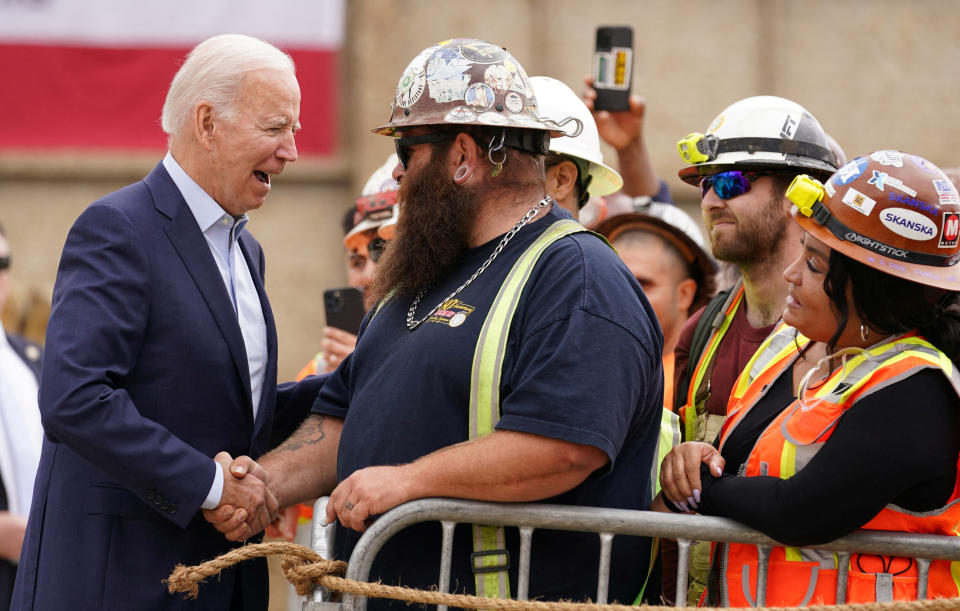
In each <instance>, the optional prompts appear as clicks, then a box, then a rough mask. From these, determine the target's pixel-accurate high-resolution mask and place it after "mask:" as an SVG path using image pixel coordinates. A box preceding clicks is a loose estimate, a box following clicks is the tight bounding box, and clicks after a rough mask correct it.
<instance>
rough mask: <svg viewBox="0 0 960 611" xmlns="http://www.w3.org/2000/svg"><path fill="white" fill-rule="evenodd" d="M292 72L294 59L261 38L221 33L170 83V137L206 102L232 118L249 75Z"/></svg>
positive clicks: (166, 121) (166, 113) (166, 114)
mask: <svg viewBox="0 0 960 611" xmlns="http://www.w3.org/2000/svg"><path fill="white" fill-rule="evenodd" d="M264 69H274V70H288V71H290V73H291V74H295V73H296V71H295V68H294V65H293V60H292V59H290V56H289V55H287V54H286V53H284V52H283V51H281V50H280V49H278V48H276V47H274V46H273V45H271V44H269V43H266V42H264V41H262V40H260V39H259V38H253V37H252V36H245V35H243V34H221V35H220V36H214V37H212V38H208V39H207V40H205V41H203V42H201V43H200V44H198V45H197V46H196V47H194V48H193V50H192V51H190V53H188V54H187V59H186V61H184V62H183V65H182V66H180V69H179V70H178V71H177V74H176V75H175V76H174V77H173V81H172V82H171V83H170V89H169V90H168V91H167V99H166V100H165V101H164V103H163V115H162V116H161V119H160V124H161V126H162V127H163V131H164V132H166V134H167V135H168V136H170V137H173V136H174V135H176V133H177V132H178V131H180V129H182V128H183V126H184V125H185V124H186V123H187V121H188V120H189V118H190V115H191V113H192V112H193V109H194V107H195V106H196V104H197V103H198V102H200V101H203V100H206V101H207V102H210V104H211V105H212V106H213V109H214V112H216V113H217V114H218V115H219V116H224V117H228V118H229V117H230V116H232V114H233V112H234V110H235V105H236V103H237V101H238V99H237V98H238V96H237V90H238V89H239V87H240V83H241V82H242V80H243V76H244V75H245V74H246V73H247V72H251V71H254V70H264Z"/></svg>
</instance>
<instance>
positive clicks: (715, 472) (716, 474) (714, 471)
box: [713, 467, 723, 477]
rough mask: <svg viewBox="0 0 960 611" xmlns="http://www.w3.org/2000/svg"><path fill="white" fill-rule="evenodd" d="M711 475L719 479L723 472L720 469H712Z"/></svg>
mask: <svg viewBox="0 0 960 611" xmlns="http://www.w3.org/2000/svg"><path fill="white" fill-rule="evenodd" d="M713 474H714V475H715V476H717V477H720V476H721V475H723V470H722V469H720V467H714V468H713Z"/></svg>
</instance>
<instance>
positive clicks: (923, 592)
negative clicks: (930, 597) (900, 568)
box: [916, 558, 930, 600]
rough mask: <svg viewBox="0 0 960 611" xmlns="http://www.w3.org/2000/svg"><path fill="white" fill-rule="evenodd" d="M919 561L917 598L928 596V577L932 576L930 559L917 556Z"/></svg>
mask: <svg viewBox="0 0 960 611" xmlns="http://www.w3.org/2000/svg"><path fill="white" fill-rule="evenodd" d="M916 561H917V600H926V598H927V579H928V578H929V577H930V561H929V560H927V559H926V558H916Z"/></svg>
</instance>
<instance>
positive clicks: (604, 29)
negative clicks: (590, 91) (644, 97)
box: [593, 25, 633, 110]
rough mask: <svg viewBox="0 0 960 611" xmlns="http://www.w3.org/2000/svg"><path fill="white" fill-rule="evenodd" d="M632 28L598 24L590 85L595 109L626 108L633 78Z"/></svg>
mask: <svg viewBox="0 0 960 611" xmlns="http://www.w3.org/2000/svg"><path fill="white" fill-rule="evenodd" d="M632 75H633V28H631V27H630V26H626V25H618V26H600V27H598V28H597V44H596V50H595V51H594V54H593V88H594V89H596V91H597V99H596V101H595V102H594V105H593V106H594V108H595V109H596V110H629V109H630V85H631V82H632V81H633V77H632Z"/></svg>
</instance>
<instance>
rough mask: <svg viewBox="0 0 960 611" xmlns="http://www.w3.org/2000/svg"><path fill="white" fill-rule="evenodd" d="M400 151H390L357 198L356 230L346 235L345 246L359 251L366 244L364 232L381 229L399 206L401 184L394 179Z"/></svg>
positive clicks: (354, 228)
mask: <svg viewBox="0 0 960 611" xmlns="http://www.w3.org/2000/svg"><path fill="white" fill-rule="evenodd" d="M397 163H399V162H398V161H397V155H396V153H390V156H389V157H387V160H386V161H385V162H384V163H383V165H382V166H380V167H379V168H377V169H376V171H375V172H374V173H373V174H371V175H370V178H368V179H367V183H366V184H365V185H363V191H361V193H360V197H358V198H357V203H356V212H354V226H353V229H351V230H350V232H349V233H347V235H346V237H344V238H343V243H344V245H345V246H346V247H347V248H349V249H351V250H357V249H360V248H361V247H365V246H366V244H365V243H364V239H363V238H364V233H366V232H367V231H370V230H371V229H378V228H379V227H380V226H381V225H383V223H385V222H386V221H388V220H389V219H390V218H391V217H392V216H393V210H394V209H395V208H396V207H397V205H396V204H397V189H398V188H399V186H400V185H398V184H397V181H396V180H394V179H393V169H394V168H395V167H397Z"/></svg>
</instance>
